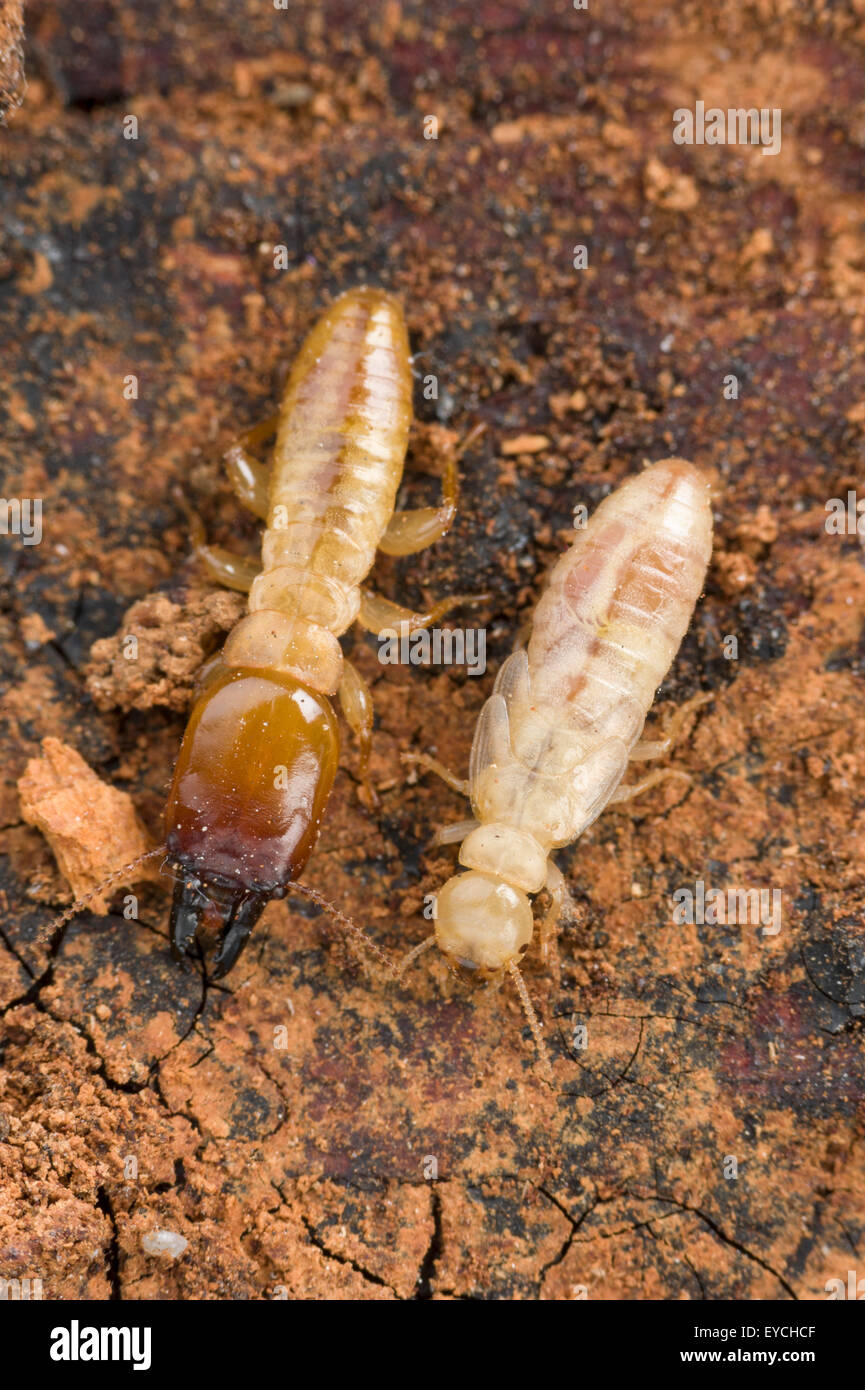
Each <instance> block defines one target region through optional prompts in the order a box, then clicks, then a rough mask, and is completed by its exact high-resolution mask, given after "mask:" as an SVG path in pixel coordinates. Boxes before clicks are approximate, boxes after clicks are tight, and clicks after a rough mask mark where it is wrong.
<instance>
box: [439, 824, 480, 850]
mask: <svg viewBox="0 0 865 1390" xmlns="http://www.w3.org/2000/svg"><path fill="white" fill-rule="evenodd" d="M479 824H480V822H479V821H476V820H460V821H456V822H455V823H454V824H453V825H444V826H442V828H441V830H437V831H436V833H435V834H434V835H433V837H432V839H431V840H430V842H429V844H428V845H427V849H439V848H440V847H441V846H442V845H459V844H462V842H463V840H464V839H465V838H466V836H467V835H470V834H471V833H472V831H473V830H477V828H478V825H479Z"/></svg>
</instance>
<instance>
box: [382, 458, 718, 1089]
mask: <svg viewBox="0 0 865 1390" xmlns="http://www.w3.org/2000/svg"><path fill="white" fill-rule="evenodd" d="M711 550H712V511H711V506H710V502H709V489H708V486H707V483H706V481H705V479H704V478H703V477H702V476H701V475H700V473H699V472H698V471H697V469H695V468H694V467H693V466H692V464H690V463H687V462H686V461H685V460H684V459H675V458H674V459H664V460H662V461H661V462H660V463H656V464H654V465H653V466H652V467H650V468H647V469H646V470H645V471H644V472H642V473H640V474H637V475H636V476H634V477H632V478H629V479H628V480H627V481H626V482H625V483H623V484H622V486H621V487H619V488H618V489H617V490H616V491H615V492H613V493H611V494H610V496H609V497H606V498H605V499H604V501H603V502H601V504H600V506H599V507H598V508H597V510H596V511H595V513H594V515H593V517H592V518H591V520H590V521H589V524H588V525H587V526H586V527H585V529H583V530H580V531H578V532H577V535H576V539H575V540H574V543H573V545H572V546H571V547H570V549H569V550H567V551H566V552H565V554H564V555H563V556H562V557H561V559H560V560H559V561H558V562H557V564H556V565H555V567H554V568H553V570H552V572H551V575H550V579H549V584H548V586H547V589H546V591H545V593H544V594H543V597H542V598H541V600H540V602H539V603H538V606H537V609H536V610H535V614H534V621H533V624H532V632H531V638H530V640H529V644H528V647H527V648H523V649H520V650H518V651H516V652H514V653H513V655H512V656H510V657H509V658H508V660H507V661H506V662H505V663H504V665H503V666H502V669H501V671H500V672H499V675H498V678H497V680H496V683H495V686H494V688H493V693H492V694H491V695H490V697H489V699H488V700H487V701H486V703H485V705H484V707H483V709H482V710H481V713H480V716H479V718H478V722H477V727H476V729H475V736H474V743H473V745H472V752H471V762H470V768H469V780H468V782H460V781H459V780H458V779H456V778H454V777H453V776H451V775H450V774H449V773H447V771H446V769H444V768H443V767H442V766H441V764H440V763H438V762H437V761H436V760H435V759H434V758H430V757H428V756H426V755H420V756H416V755H409V757H410V759H411V760H412V761H416V762H419V763H421V764H423V765H425V766H427V767H429V768H431V769H432V770H433V771H435V772H437V773H439V775H442V776H444V778H445V780H446V781H447V782H448V783H449V785H450V786H452V787H454V788H455V789H457V790H460V791H463V792H465V794H466V795H468V796H470V798H471V802H472V809H473V811H474V816H475V820H474V821H470V822H463V823H461V824H460V825H458V826H453V827H450V828H449V829H448V830H445V831H444V832H442V833H441V834H440V835H439V836H438V837H437V838H438V843H446V842H448V841H451V842H455V841H458V840H462V845H461V848H460V854H459V861H460V863H461V864H462V865H463V866H464V868H465V869H467V870H468V872H467V873H460V874H456V875H454V876H453V877H452V878H450V879H449V880H448V881H447V883H445V885H444V887H443V888H442V889H441V890H440V891H439V893H438V895H437V898H436V914H435V932H434V935H433V936H431V937H428V938H427V940H426V941H424V942H422V943H421V944H420V945H419V946H416V947H415V948H414V950H413V951H411V952H410V953H409V955H408V957H407V958H406V960H405V962H404V965H403V969H405V967H406V966H407V965H408V964H409V963H410V961H411V960H413V959H414V958H415V957H416V956H417V955H419V954H420V952H421V951H422V950H424V949H425V948H426V947H427V946H431V945H432V944H433V942H435V943H436V944H437V945H438V947H439V948H440V950H441V951H443V952H444V954H445V956H446V957H447V958H448V960H449V961H450V963H451V964H452V965H454V966H455V967H462V968H463V969H466V970H468V971H470V972H472V974H473V975H474V976H475V977H476V978H477V977H480V978H482V979H484V980H492V981H496V980H500V979H501V978H502V977H503V976H504V975H505V974H506V973H507V974H510V975H511V976H512V978H513V980H514V983H515V984H516V986H517V989H518V991H519V994H520V998H521V1000H522V1002H523V1005H524V1007H525V1009H526V1014H527V1016H528V1019H529V1022H530V1024H531V1026H532V1031H533V1034H534V1036H535V1040H536V1042H537V1044H538V1049H539V1051H540V1054H541V1058H542V1061H543V1063H544V1066H545V1069H546V1071H547V1074H548V1075H549V1063H548V1061H547V1058H546V1052H545V1049H544V1046H543V1043H542V1040H541V1035H540V1028H539V1025H538V1023H537V1020H536V1018H535V1016H534V1011H533V1010H532V1007H531V1004H530V1002H529V998H528V994H527V991H526V989H525V985H524V983H523V979H522V976H521V975H520V972H519V969H518V966H517V962H518V961H519V959H520V957H521V955H522V954H523V952H524V951H525V949H526V948H527V946H528V945H529V943H530V941H531V939H532V936H533V932H534V922H533V915H532V906H531V903H530V901H529V895H530V894H535V893H539V892H540V891H541V889H543V888H547V889H548V890H549V892H550V894H551V907H550V911H549V913H548V914H547V919H545V925H546V923H547V921H550V920H553V919H558V918H559V916H560V915H561V911H562V908H563V905H564V903H565V901H566V899H567V888H566V885H565V880H564V877H563V875H562V874H561V872H560V870H559V869H558V868H557V867H556V865H555V864H554V862H553V860H552V859H551V858H550V855H551V851H553V850H555V849H561V848H562V847H563V846H564V845H569V844H571V843H572V842H573V841H574V840H576V839H578V837H579V836H580V835H582V833H583V831H584V830H585V829H586V828H587V827H588V826H590V825H591V824H592V822H593V821H594V820H595V819H596V818H597V817H598V816H599V815H600V814H601V812H602V811H603V810H604V807H605V806H607V805H609V804H610V803H611V802H615V801H622V800H626V799H627V798H628V797H630V796H632V795H634V794H636V793H637V792H641V791H644V790H645V789H646V788H647V787H648V786H651V785H653V784H654V783H655V782H657V781H659V780H661V779H662V778H664V777H665V776H670V775H674V774H673V773H672V771H671V770H669V769H667V770H664V771H660V772H655V773H652V774H651V775H650V776H648V777H646V778H644V779H643V781H641V782H639V783H637V784H636V785H635V786H632V787H626V788H623V787H620V785H619V784H620V782H621V780H622V776H623V774H624V772H625V769H626V767H627V765H628V762H629V761H630V760H635V759H645V758H651V757H655V756H658V755H659V754H661V753H664V752H666V751H667V749H668V748H669V747H670V746H671V745H672V741H673V738H674V736H675V735H674V733H673V731H672V729H671V731H670V734H669V736H668V737H666V738H664V739H660V740H656V741H654V742H640V741H639V740H640V735H641V733H642V730H643V725H644V723H645V719H646V715H647V713H648V711H649V708H650V706H651V704H652V702H653V700H654V698H655V692H656V691H657V689H658V686H659V685H660V684H661V681H662V680H663V679H664V676H665V675H666V673H667V671H668V670H669V668H670V665H671V663H672V661H673V658H674V657H675V655H676V652H677V651H678V648H679V644H680V642H681V640H682V638H683V637H684V635H685V632H686V631H687V628H688V624H689V623H690V621H691V615H692V614H693V611H694V607H695V605H696V602H697V599H698V598H699V596H700V592H701V590H702V588H703V582H704V579H705V576H706V568H707V565H708V563H709V557H710V554H711ZM707 698H709V697H707V696H706V695H701V696H699V697H698V698H697V700H696V701H693V700H692V701H689V702H688V706H687V707H683V708H682V710H681V711H680V712H679V716H682V715H683V714H684V712H685V710H686V708H689V707H692V706H693V704H694V703H702V701H703V700H705V699H707ZM680 722H681V719H680V717H677V719H676V720H675V721H674V723H676V724H678V723H680Z"/></svg>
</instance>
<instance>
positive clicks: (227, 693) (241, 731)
mask: <svg viewBox="0 0 865 1390" xmlns="http://www.w3.org/2000/svg"><path fill="white" fill-rule="evenodd" d="M338 748H339V742H338V733H337V724H336V716H335V714H334V711H333V708H332V706H331V703H330V701H329V700H328V698H327V696H326V695H322V694H320V693H319V692H317V691H314V690H311V689H309V688H308V687H307V686H304V685H302V684H301V683H300V682H299V681H297V680H295V679H294V678H293V677H291V676H288V675H283V674H278V675H277V674H275V673H273V672H272V671H268V672H266V673H264V672H260V671H253V670H249V669H244V668H243V667H240V668H238V667H234V668H229V669H228V670H223V671H222V672H220V673H219V674H217V675H216V676H215V677H214V678H213V679H212V680H211V681H210V682H209V683H208V685H207V686H206V687H205V689H204V691H203V693H202V695H201V696H200V698H199V700H198V702H197V704H196V705H195V707H194V709H193V711H192V715H191V717H190V720H189V724H188V726H187V729H186V733H185V735H184V739H183V744H182V747H181V750H180V756H179V757H178V760H177V766H176V768H175V772H174V780H173V782H172V786H171V792H170V794H169V798H168V804H167V806H166V811H165V832H166V846H167V849H168V853H169V856H170V858H171V859H172V860H173V861H175V862H176V863H177V865H178V866H179V868H180V871H181V875H182V876H181V877H180V878H179V879H178V882H177V885H176V888H175V894H174V904H173V907H172V913H171V941H172V949H173V951H174V954H175V956H176V957H179V958H182V957H183V956H184V955H185V954H186V952H187V951H188V949H189V946H190V943H191V941H192V939H193V937H194V935H195V932H196V930H197V928H198V926H199V924H201V923H204V922H207V921H209V922H212V923H214V924H218V925H219V926H220V927H221V938H220V943H219V949H218V952H217V955H216V958H215V960H214V968H213V973H214V975H215V976H216V977H219V976H220V975H224V974H226V973H227V972H228V971H229V970H230V969H231V967H232V965H233V964H234V962H235V961H236V959H237V957H238V955H239V954H240V952H241V950H242V949H243V946H244V944H245V943H246V940H247V938H248V937H249V934H250V932H251V931H252V928H253V927H254V926H255V923H256V922H257V920H258V918H259V916H260V915H261V912H262V911H263V909H264V906H265V904H266V903H267V901H268V899H270V898H274V897H282V896H284V894H285V890H286V887H287V885H288V884H289V883H290V882H291V881H292V879H294V878H296V876H297V875H298V874H299V873H300V872H301V870H302V869H303V867H304V865H305V863H306V861H307V859H308V858H309V855H310V853H311V852H312V848H313V846H314V844H315V841H316V837H317V835H318V828H319V825H320V822H321V819H322V816H323V814H324V809H325V806H326V804H327V800H328V796H329V795H330V790H331V787H332V785H333V779H334V776H335V774H336V767H337V758H338Z"/></svg>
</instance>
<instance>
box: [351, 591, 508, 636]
mask: <svg viewBox="0 0 865 1390" xmlns="http://www.w3.org/2000/svg"><path fill="white" fill-rule="evenodd" d="M491 598H492V594H489V593H484V594H454V595H453V596H452V597H451V598H443V599H439V601H438V603H434V604H433V605H432V607H431V608H429V609H427V611H426V612H425V613H415V612H414V611H413V609H411V608H403V607H402V605H401V604H399V603H393V602H392V601H391V600H390V599H389V598H383V597H382V595H381V594H374V593H373V591H372V590H371V589H364V590H363V591H362V594H361V600H360V612H359V613H358V621H359V622H360V624H361V626H362V627H365V628H366V630H367V632H375V633H380V632H384V631H390V632H398V631H399V628H400V624H401V623H405V624H406V626H407V627H408V630H409V632H419V631H420V629H421V628H424V627H433V626H434V624H435V623H437V622H438V621H439V620H440V619H441V618H443V617H444V616H445V614H446V613H449V612H450V611H451V609H452V608H458V607H459V605H460V604H463V603H486V602H487V601H488V600H489V599H491Z"/></svg>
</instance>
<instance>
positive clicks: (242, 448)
mask: <svg viewBox="0 0 865 1390" xmlns="http://www.w3.org/2000/svg"><path fill="white" fill-rule="evenodd" d="M278 419H279V416H278V415H271V416H269V417H268V418H267V419H266V420H262V422H261V424H260V425H256V426H255V427H254V428H253V429H251V430H247V431H246V433H245V434H242V435H241V436H240V438H239V439H238V441H237V443H236V444H232V446H231V448H230V449H227V450H226V452H225V465H226V468H227V470H228V477H229V480H230V482H231V486H232V487H233V488H234V492H235V495H236V496H237V498H238V500H239V501H241V502H242V503H243V505H244V506H245V507H248V508H249V510H250V511H251V512H252V513H253V514H254V515H255V516H257V517H260V518H261V519H262V521H264V520H266V519H267V492H268V484H269V481H270V469H269V468H268V466H267V465H266V464H264V463H262V462H261V460H260V459H259V458H258V457H257V456H256V454H255V452H254V451H255V450H256V449H257V448H258V447H259V445H261V444H264V443H266V442H267V440H269V439H270V438H272V436H273V435H274V434H275V433H276V426H277V421H278Z"/></svg>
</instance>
